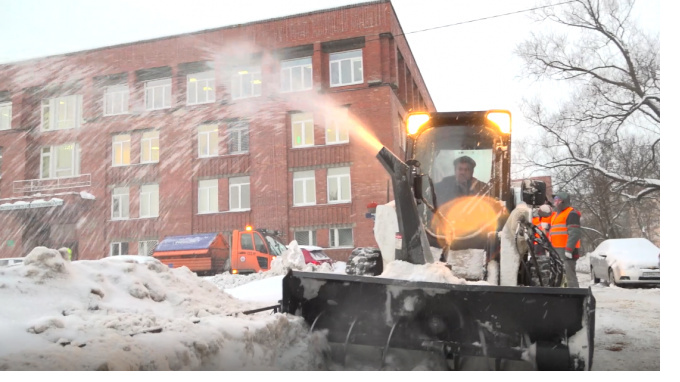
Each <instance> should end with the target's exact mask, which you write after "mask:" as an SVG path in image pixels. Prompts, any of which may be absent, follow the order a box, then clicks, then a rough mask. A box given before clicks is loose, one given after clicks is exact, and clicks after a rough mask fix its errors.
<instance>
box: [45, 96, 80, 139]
mask: <svg viewBox="0 0 680 382" xmlns="http://www.w3.org/2000/svg"><path fill="white" fill-rule="evenodd" d="M69 101H73V102H74V105H73V114H74V115H73V125H72V126H70V127H69V126H67V127H59V125H60V121H59V116H60V115H61V114H62V113H61V112H60V109H61V107H59V106H58V105H62V104H64V103H62V102H66V105H68V102H69ZM66 107H68V106H66ZM46 117H47V126H45V118H46ZM82 123H83V96H82V95H80V94H73V95H68V96H59V97H52V98H45V99H43V100H42V101H41V102H40V131H44V132H46V131H56V130H71V129H78V128H80V127H81V125H82Z"/></svg>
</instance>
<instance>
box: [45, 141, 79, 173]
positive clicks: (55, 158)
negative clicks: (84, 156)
mask: <svg viewBox="0 0 680 382" xmlns="http://www.w3.org/2000/svg"><path fill="white" fill-rule="evenodd" d="M78 175H80V147H79V146H78V144H77V143H67V144H65V145H60V146H48V147H43V148H42V150H41V152H40V178H41V179H48V178H68V177H73V176H78Z"/></svg>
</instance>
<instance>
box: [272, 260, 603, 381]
mask: <svg viewBox="0 0 680 382" xmlns="http://www.w3.org/2000/svg"><path fill="white" fill-rule="evenodd" d="M281 308H282V312H284V313H289V314H293V315H296V316H301V317H303V318H304V319H305V321H306V322H307V323H308V324H309V325H310V330H327V333H328V334H327V336H328V340H329V342H332V343H340V344H344V345H345V347H346V346H347V344H353V345H368V346H374V347H378V348H380V349H381V351H382V352H383V359H384V358H385V355H386V354H385V353H386V352H388V351H389V349H394V348H400V349H411V350H430V351H431V350H433V349H438V350H441V352H442V355H443V356H445V357H449V358H452V357H458V358H459V357H466V356H470V357H487V358H490V359H496V360H497V361H499V360H502V359H506V360H519V361H525V362H528V363H529V364H531V365H532V368H534V369H537V370H590V368H591V366H592V358H593V340H594V323H595V298H594V297H593V295H592V293H591V291H590V289H585V288H548V287H504V286H494V285H457V284H445V283H432V282H410V281H406V280H397V279H388V278H383V277H369V276H350V275H343V274H332V273H318V272H299V271H292V270H291V271H289V273H288V274H287V275H286V276H285V277H284V279H283V299H282V301H281Z"/></svg>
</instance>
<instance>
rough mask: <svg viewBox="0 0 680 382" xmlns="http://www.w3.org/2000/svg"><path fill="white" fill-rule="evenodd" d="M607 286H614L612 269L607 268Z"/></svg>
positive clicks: (614, 279)
mask: <svg viewBox="0 0 680 382" xmlns="http://www.w3.org/2000/svg"><path fill="white" fill-rule="evenodd" d="M608 281H609V286H616V278H614V270H613V269H611V268H609V280H608Z"/></svg>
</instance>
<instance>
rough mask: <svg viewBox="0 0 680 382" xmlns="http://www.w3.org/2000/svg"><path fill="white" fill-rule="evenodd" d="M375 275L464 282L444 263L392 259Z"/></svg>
mask: <svg viewBox="0 0 680 382" xmlns="http://www.w3.org/2000/svg"><path fill="white" fill-rule="evenodd" d="M376 277H384V278H389V279H400V280H408V281H427V282H436V283H448V284H466V283H467V282H466V281H465V279H461V278H458V277H456V276H454V275H453V272H451V270H450V269H449V268H448V267H446V265H445V264H444V263H441V262H436V263H431V264H411V263H408V262H406V261H401V260H394V261H392V262H390V263H388V264H387V265H386V266H385V269H384V270H383V273H382V274H381V275H379V276H376Z"/></svg>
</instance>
